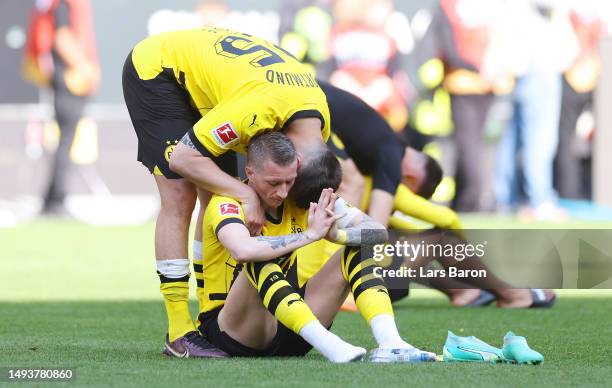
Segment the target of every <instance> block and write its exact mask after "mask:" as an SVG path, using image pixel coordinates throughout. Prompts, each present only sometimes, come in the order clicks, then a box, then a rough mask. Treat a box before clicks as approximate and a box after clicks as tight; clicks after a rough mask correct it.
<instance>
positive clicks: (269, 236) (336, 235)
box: [169, 133, 435, 362]
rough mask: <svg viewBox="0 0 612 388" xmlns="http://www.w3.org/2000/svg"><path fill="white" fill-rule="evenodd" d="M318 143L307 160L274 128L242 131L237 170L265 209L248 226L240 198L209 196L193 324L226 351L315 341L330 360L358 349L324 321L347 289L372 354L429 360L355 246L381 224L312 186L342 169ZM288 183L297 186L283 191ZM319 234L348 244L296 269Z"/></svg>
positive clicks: (305, 346) (252, 352) (336, 179)
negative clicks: (251, 133)
mask: <svg viewBox="0 0 612 388" xmlns="http://www.w3.org/2000/svg"><path fill="white" fill-rule="evenodd" d="M324 152H325V155H324V156H323V157H320V158H316V161H315V162H313V159H312V158H303V159H298V157H297V154H296V152H295V148H294V146H293V144H292V143H291V141H289V139H288V138H287V137H286V136H285V135H283V134H280V133H268V134H265V135H260V136H258V137H256V138H254V139H253V140H252V141H251V143H250V144H249V148H248V152H247V168H246V172H247V177H248V179H249V181H248V185H249V186H250V187H251V188H253V190H255V192H256V193H257V194H258V195H259V197H260V198H261V201H262V203H263V206H264V209H265V211H266V222H265V223H264V226H263V230H262V236H259V237H251V236H250V235H249V231H248V229H247V228H246V226H245V221H244V211H243V209H242V206H241V204H240V202H238V201H237V200H235V199H233V198H230V197H226V196H220V195H214V196H213V197H212V199H211V201H210V204H209V206H208V208H207V209H206V212H205V215H204V222H203V243H204V256H203V259H202V261H200V262H197V261H196V264H195V266H194V267H195V268H194V269H195V272H196V279H197V283H198V291H197V294H198V299H199V302H200V315H199V322H200V324H199V329H200V331H201V332H202V333H203V336H204V337H205V338H206V339H207V340H208V341H210V342H211V343H212V344H214V345H215V346H216V347H218V348H219V349H221V350H223V351H225V352H227V353H228V354H230V355H232V356H244V357H248V356H303V355H305V354H306V353H308V351H309V350H310V349H311V348H312V347H314V348H315V349H317V350H318V351H319V352H320V353H321V354H323V355H324V356H325V357H326V358H327V359H328V360H330V361H332V362H348V361H352V360H357V359H361V358H362V357H363V356H364V354H365V349H363V348H360V347H355V346H353V345H351V344H349V343H347V342H345V341H343V340H342V339H340V338H339V337H338V336H336V335H335V334H333V333H331V332H330V331H329V330H328V329H327V328H329V327H330V326H331V324H332V321H333V319H334V317H335V315H336V313H337V311H338V308H339V307H340V305H341V304H342V302H343V301H344V299H345V298H346V296H347V294H348V293H349V292H352V293H353V295H354V296H355V300H356V303H357V307H358V309H359V311H360V312H361V314H362V315H363V317H364V318H365V319H366V321H367V322H368V324H369V325H370V327H371V329H372V333H373V334H374V338H375V339H376V342H377V343H378V348H377V349H376V351H375V353H374V359H377V360H380V359H384V360H385V361H402V360H405V361H407V360H415V359H418V360H422V361H433V360H435V355H433V354H432V353H428V352H423V351H420V350H418V349H416V348H414V347H413V346H411V345H410V344H408V343H406V342H405V341H404V340H403V339H402V338H401V337H400V335H399V333H398V331H397V327H396V324H395V320H394V317H393V309H392V307H391V301H390V299H389V295H388V292H387V289H386V288H385V285H384V283H383V281H382V280H381V279H380V278H378V277H376V276H375V275H374V268H375V262H374V261H373V259H371V258H369V257H364V256H362V252H361V250H360V249H359V245H360V244H361V243H362V242H363V243H368V244H372V243H377V242H383V241H385V240H386V238H387V233H386V230H385V229H384V227H383V226H382V225H380V224H378V223H377V222H375V221H373V220H372V219H371V218H369V217H367V216H366V215H365V214H363V213H361V212H360V211H358V210H356V209H355V208H348V207H347V205H346V203H345V202H344V201H343V200H342V199H338V200H336V197H335V195H334V194H333V191H332V189H325V190H322V191H321V188H323V187H331V188H335V187H337V186H338V184H339V183H340V179H341V177H340V173H341V172H340V166H339V164H338V162H337V160H336V158H335V157H334V155H333V154H332V153H331V152H329V151H324ZM298 164H301V166H300V177H299V179H298V181H297V182H296V176H297V169H298ZM312 177H315V180H312V179H311V178H312ZM294 184H295V185H296V186H297V187H296V190H295V191H294V193H297V195H296V197H295V199H293V198H288V193H289V190H290V189H291V188H292V186H294ZM314 193H317V194H319V193H320V195H317V196H316V197H314V198H317V197H318V202H317V203H312V202H310V199H311V198H313V197H312V195H313V194H314ZM300 206H301V207H300ZM332 209H333V211H332ZM336 214H338V215H336ZM340 214H341V215H342V216H343V217H341V218H339V217H340ZM323 238H327V239H329V240H331V241H334V242H338V243H342V244H346V245H347V246H346V247H345V248H344V249H342V250H339V251H337V252H336V253H335V254H334V255H333V257H332V258H331V259H329V260H328V261H327V263H326V264H325V266H324V267H323V268H322V269H321V271H319V272H318V273H317V274H316V275H314V276H313V277H312V278H305V277H304V276H303V274H301V273H300V270H299V265H298V263H299V262H300V261H308V260H311V259H312V258H311V257H308V256H304V255H302V254H301V250H300V249H299V248H301V247H304V246H306V245H308V244H311V243H313V242H315V241H318V240H321V239H323ZM362 239H363V241H362ZM169 351H171V349H169Z"/></svg>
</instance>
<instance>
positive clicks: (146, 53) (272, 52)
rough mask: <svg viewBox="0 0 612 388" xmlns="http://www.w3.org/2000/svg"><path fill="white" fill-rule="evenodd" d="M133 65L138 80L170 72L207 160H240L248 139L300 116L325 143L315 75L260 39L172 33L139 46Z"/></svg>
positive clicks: (324, 115)
mask: <svg viewBox="0 0 612 388" xmlns="http://www.w3.org/2000/svg"><path fill="white" fill-rule="evenodd" d="M132 61H133V63H134V67H135V69H136V72H137V73H138V76H139V77H140V78H141V79H143V80H149V79H153V78H155V77H156V76H157V75H159V74H160V73H161V72H167V73H170V74H171V75H172V76H173V77H174V78H175V79H176V81H177V82H178V84H180V85H181V86H182V87H183V88H184V89H185V90H187V92H188V93H189V96H190V99H191V104H192V105H193V106H194V108H196V109H197V110H198V111H199V112H200V114H201V115H202V118H201V119H200V120H199V121H198V122H197V123H196V124H195V125H194V127H193V128H192V129H191V130H190V131H189V135H190V137H191V140H192V141H193V143H194V145H195V146H196V148H198V150H200V152H202V153H203V154H205V155H212V156H219V155H221V154H223V153H224V152H226V151H228V150H234V151H238V152H241V153H244V152H245V150H246V145H247V144H248V143H249V140H250V139H251V138H252V137H253V136H255V135H257V134H259V133H262V132H263V131H269V130H282V129H283V128H285V127H286V126H287V125H288V124H289V123H290V122H291V121H292V120H295V119H298V118H304V117H316V118H319V119H320V120H321V131H322V135H323V140H325V141H327V139H328V138H329V131H330V129H329V128H330V118H329V109H328V107H327V102H326V99H325V94H324V93H323V91H322V90H321V89H320V87H319V85H318V83H317V82H316V80H315V78H314V74H312V73H311V72H310V71H309V70H308V68H307V67H305V66H304V65H303V64H301V63H300V62H298V61H297V60H296V59H295V58H293V57H292V56H291V55H290V54H289V53H288V52H286V51H285V50H283V49H281V48H279V47H277V46H275V45H273V44H272V43H269V42H267V41H265V40H262V39H259V38H256V37H253V36H251V35H247V34H243V33H238V32H234V31H230V30H226V29H219V28H204V29H197V30H183V31H173V32H167V33H162V34H159V35H154V36H151V37H149V38H146V39H145V40H143V41H142V42H140V43H138V44H137V45H136V46H135V47H134V50H133V51H132ZM160 97H161V98H163V91H160Z"/></svg>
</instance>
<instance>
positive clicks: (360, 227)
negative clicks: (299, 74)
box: [344, 214, 388, 246]
mask: <svg viewBox="0 0 612 388" xmlns="http://www.w3.org/2000/svg"><path fill="white" fill-rule="evenodd" d="M344 230H345V231H346V245H347V246H357V245H361V244H368V245H374V244H381V243H383V242H385V241H387V239H388V235H387V230H386V229H385V228H381V225H380V223H378V222H377V221H375V220H374V219H373V218H372V217H370V216H368V215H366V214H363V215H362V220H361V222H360V223H359V224H357V225H355V226H353V227H350V228H346V229H344Z"/></svg>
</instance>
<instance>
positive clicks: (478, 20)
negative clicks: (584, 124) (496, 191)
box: [415, 0, 511, 212]
mask: <svg viewBox="0 0 612 388" xmlns="http://www.w3.org/2000/svg"><path fill="white" fill-rule="evenodd" d="M500 10H501V2H500V1H498V0H440V2H439V6H438V7H437V8H436V10H435V11H434V14H433V17H432V21H431V24H430V25H429V28H428V29H427V31H426V32H425V35H424V37H423V38H422V39H421V40H420V41H419V43H418V45H417V47H416V49H415V56H416V61H417V64H418V65H419V66H420V68H419V77H420V79H421V81H422V82H423V83H424V84H425V86H427V87H429V88H432V87H434V86H435V85H436V84H437V83H438V82H440V81H442V82H443V86H444V88H445V89H446V90H447V91H448V93H449V94H450V105H451V114H452V120H453V125H454V134H453V138H454V141H455V145H456V155H457V162H456V173H455V179H456V181H457V187H456V189H457V194H456V196H455V198H454V201H453V207H454V208H455V209H457V210H458V211H463V212H472V211H478V210H480V207H481V205H480V196H481V192H482V185H483V183H482V181H483V178H482V173H483V168H482V157H481V155H482V151H483V136H484V128H485V123H486V119H487V114H488V111H489V108H490V106H491V104H492V103H493V101H494V92H497V93H507V92H508V91H509V89H510V88H511V82H510V81H509V80H508V77H507V74H506V73H505V72H503V71H501V70H500V69H497V68H495V66H497V65H499V62H500V61H494V60H492V59H493V58H495V56H494V55H490V54H489V53H490V52H498V51H499V48H498V47H496V46H495V45H493V44H492V43H493V42H494V40H493V39H492V29H493V27H494V25H495V22H496V21H497V20H498V16H499V14H500ZM495 43H496V44H497V42H495ZM437 74H440V75H441V78H440V81H437V80H436V79H437V78H438V77H437Z"/></svg>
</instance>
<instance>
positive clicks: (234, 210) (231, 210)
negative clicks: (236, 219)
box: [219, 203, 240, 216]
mask: <svg viewBox="0 0 612 388" xmlns="http://www.w3.org/2000/svg"><path fill="white" fill-rule="evenodd" d="M219 211H220V212H221V215H222V216H225V215H228V214H235V215H240V208H239V207H238V205H236V204H235V203H222V204H221V205H219Z"/></svg>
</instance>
